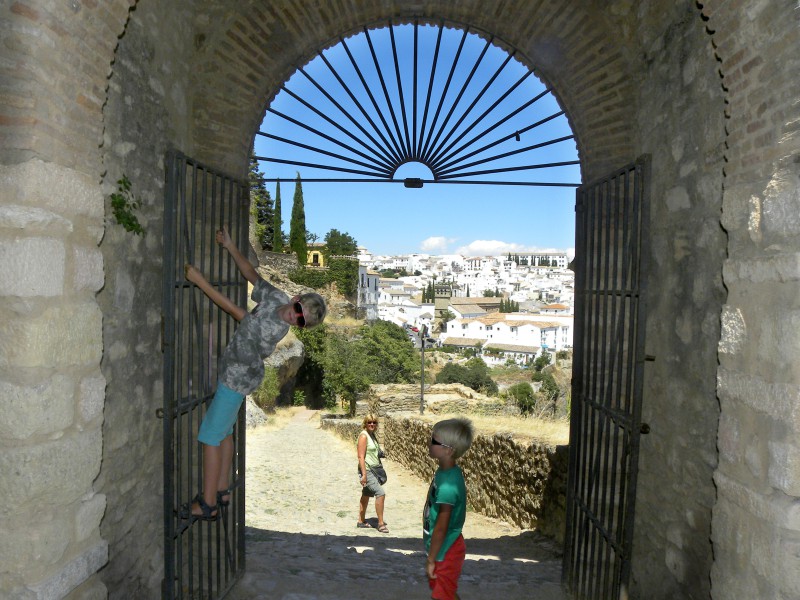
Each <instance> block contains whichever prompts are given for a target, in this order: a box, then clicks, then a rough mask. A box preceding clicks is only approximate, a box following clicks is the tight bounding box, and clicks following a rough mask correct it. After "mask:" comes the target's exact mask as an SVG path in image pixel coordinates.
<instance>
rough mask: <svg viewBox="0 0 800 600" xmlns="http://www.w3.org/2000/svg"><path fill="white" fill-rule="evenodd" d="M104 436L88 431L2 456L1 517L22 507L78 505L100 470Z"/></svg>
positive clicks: (0, 483) (9, 452)
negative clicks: (42, 503) (55, 503)
mask: <svg viewBox="0 0 800 600" xmlns="http://www.w3.org/2000/svg"><path fill="white" fill-rule="evenodd" d="M101 456H102V432H101V430H100V429H99V428H98V429H96V430H91V431H84V432H81V433H80V434H76V435H68V436H64V437H62V438H60V439H58V440H55V441H51V442H47V443H43V444H36V445H31V446H15V447H10V448H5V449H4V450H3V452H2V453H0V514H7V513H9V512H11V511H12V510H16V511H19V510H20V506H21V504H22V505H23V506H27V505H30V504H31V503H32V502H34V501H36V500H37V499H41V500H44V499H46V498H47V499H49V500H48V502H52V499H53V498H58V499H59V503H60V504H68V503H70V502H74V501H75V500H77V499H78V498H81V497H82V496H83V495H84V494H86V492H87V490H90V489H91V485H92V481H94V478H95V477H96V476H97V473H98V472H99V470H100V460H101Z"/></svg>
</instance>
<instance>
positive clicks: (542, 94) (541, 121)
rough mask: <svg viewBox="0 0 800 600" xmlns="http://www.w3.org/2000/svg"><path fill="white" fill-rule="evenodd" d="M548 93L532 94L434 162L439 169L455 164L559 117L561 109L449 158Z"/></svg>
mask: <svg viewBox="0 0 800 600" xmlns="http://www.w3.org/2000/svg"><path fill="white" fill-rule="evenodd" d="M549 93H550V92H549V90H545V91H544V92H542V93H541V94H538V95H537V96H534V97H533V98H531V99H530V100H528V101H527V102H525V103H524V104H522V105H521V106H519V107H517V108H516V109H514V110H513V111H511V112H510V113H508V114H507V115H506V116H505V117H503V118H502V119H500V120H499V121H497V122H495V123H494V124H493V125H490V126H489V127H487V128H485V129H484V130H483V131H481V132H480V133H478V134H476V135H475V136H473V137H472V138H471V139H469V140H468V141H466V142H464V143H463V144H462V145H461V146H459V147H458V148H456V149H455V150H453V151H451V152H450V153H449V154H445V155H443V156H442V157H441V158H440V159H439V162H437V163H435V164H436V167H437V168H439V169H441V168H444V167H449V166H450V165H452V164H455V163H457V162H458V161H462V160H466V159H468V158H471V157H472V156H475V155H476V154H480V153H481V152H485V151H486V150H488V149H489V148H494V147H495V146H499V145H500V144H502V143H504V142H507V141H509V140H510V139H511V138H517V137H519V136H520V135H521V134H523V133H527V132H528V131H531V130H532V129H535V128H536V127H539V126H541V125H544V124H545V123H547V122H549V121H552V120H553V119H555V118H556V117H560V116H561V115H563V114H564V111H563V110H562V111H559V112H557V113H553V114H552V115H550V116H548V117H545V118H544V119H540V120H538V121H536V122H535V123H532V124H531V125H527V126H526V127H523V128H521V129H517V130H516V131H514V133H510V134H508V135H505V136H503V137H501V138H498V139H496V140H495V141H493V142H490V143H488V144H486V145H484V146H481V147H480V148H478V149H477V150H473V151H472V152H469V153H467V154H463V155H461V156H460V157H459V158H457V159H454V160H450V159H451V158H453V157H455V156H457V155H458V154H459V153H460V152H462V151H463V150H466V149H467V148H469V147H470V146H471V145H472V144H473V143H475V142H477V141H478V140H480V139H483V138H484V137H485V136H486V135H487V134H489V133H491V132H492V131H494V130H495V129H497V128H498V127H500V125H502V124H504V123H506V122H507V121H508V120H510V119H512V118H513V117H515V116H517V115H518V114H519V113H520V112H522V111H523V110H525V109H526V108H529V107H530V106H532V105H533V104H535V103H536V102H537V101H538V100H541V99H542V98H543V97H544V96H546V95H547V94H549ZM570 137H573V138H574V136H570ZM448 160H449V161H450V162H445V161H448ZM442 163H444V164H442Z"/></svg>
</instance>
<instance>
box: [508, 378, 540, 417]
mask: <svg viewBox="0 0 800 600" xmlns="http://www.w3.org/2000/svg"><path fill="white" fill-rule="evenodd" d="M506 394H507V395H508V397H509V398H511V399H512V400H513V401H514V403H515V404H516V405H517V406H518V407H519V409H520V410H521V411H522V412H523V413H525V414H527V413H529V412H531V411H532V410H533V407H534V404H535V398H534V393H533V387H532V386H531V384H530V383H528V382H527V381H523V382H521V383H515V384H514V385H512V386H511V387H509V388H508V391H507V392H506Z"/></svg>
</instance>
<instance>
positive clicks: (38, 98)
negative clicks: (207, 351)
mask: <svg viewBox="0 0 800 600" xmlns="http://www.w3.org/2000/svg"><path fill="white" fill-rule="evenodd" d="M131 7H133V10H132V11H131V13H130V15H129V14H128V11H129V9H130V8H131ZM334 7H335V8H334ZM701 10H702V12H699V11H698V9H697V7H696V6H695V4H693V3H674V2H670V1H668V0H653V1H652V2H648V3H644V4H640V5H636V6H635V8H634V5H633V4H632V3H630V2H629V1H628V0H614V1H612V2H602V3H601V2H596V3H595V2H592V3H586V2H578V1H577V0H576V1H574V2H568V3H559V4H558V5H557V7H556V5H553V6H550V5H547V6H543V5H542V4H541V3H537V2H532V1H528V0H518V1H512V0H509V1H508V2H501V3H498V4H497V5H496V6H495V7H494V10H487V8H486V6H485V3H480V2H475V1H472V0H465V1H464V2H459V3H453V2H449V1H445V0H433V1H431V2H427V3H425V4H424V5H422V4H420V3H418V2H410V1H404V0H396V1H393V2H388V3H365V2H356V1H351V0H341V1H340V2H337V3H317V2H296V3H293V4H292V6H291V7H287V6H284V5H282V4H280V5H279V4H278V3H275V2H271V1H269V0H263V1H261V2H247V3H233V2H228V1H227V0H208V1H206V2H202V3H197V2H191V3H190V2H185V1H175V2H164V1H160V0H139V2H136V3H134V2H131V0H119V1H109V2H102V3H101V2H94V1H93V0H76V1H74V2H69V3H61V4H57V3H56V4H53V3H48V2H41V1H37V0H16V1H11V0H9V2H6V3H3V4H2V6H0V18H2V22H0V25H2V27H3V44H4V51H5V52H7V54H6V56H7V61H6V62H5V63H4V64H3V66H2V67H1V68H2V73H3V82H2V83H3V93H2V95H0V108H2V113H0V136H2V140H3V143H2V145H0V178H2V181H3V182H4V185H3V186H2V190H3V191H2V194H3V198H4V202H3V210H2V219H1V220H0V257H1V258H2V260H0V281H2V283H3V286H2V287H3V295H4V302H3V308H2V311H3V314H2V319H0V323H2V324H1V325H0V340H2V341H1V342H0V349H1V350H2V351H1V352H0V370H1V372H0V378H1V379H2V386H3V388H2V390H3V391H2V399H3V402H4V403H5V406H6V408H7V413H8V414H9V415H11V416H10V419H9V421H7V423H9V425H6V426H5V427H4V428H2V432H1V433H0V437H1V440H0V441H2V443H3V445H4V448H5V449H6V451H4V452H3V453H2V459H0V460H1V461H2V467H0V475H1V476H2V477H3V482H2V483H3V485H2V486H0V490H1V493H2V499H3V501H4V502H3V505H4V506H5V507H6V508H5V509H4V511H3V513H2V522H3V527H4V531H6V532H8V534H7V535H6V537H5V539H4V543H3V547H2V550H0V554H2V557H3V559H4V561H3V562H4V564H5V565H6V569H5V570H4V572H3V575H2V576H1V577H2V579H0V589H1V590H2V591H3V592H6V591H9V593H11V594H12V595H15V596H17V597H20V598H26V597H31V598H33V597H37V596H38V597H44V596H46V595H48V594H50V595H58V594H59V593H61V594H62V595H67V594H72V597H86V596H87V595H89V594H95V595H102V594H103V593H104V592H103V587H104V586H105V587H106V588H108V589H109V590H110V591H111V596H112V597H126V596H136V595H137V594H138V595H142V596H145V597H147V596H152V595H153V594H157V590H158V589H159V585H160V577H161V573H160V564H161V557H160V549H159V546H160V544H159V535H160V518H159V514H160V513H159V510H158V508H157V507H158V505H159V503H160V498H159V497H158V496H157V494H154V493H153V487H152V485H151V484H152V483H153V482H156V481H159V480H160V465H159V459H160V456H159V453H158V451H155V450H154V448H158V447H159V444H158V441H159V435H160V434H159V423H158V421H157V419H156V417H155V415H154V408H155V407H156V406H157V405H158V404H159V403H160V401H161V398H160V393H161V392H160V390H159V389H158V385H156V384H154V383H153V382H157V381H158V380H159V377H158V368H159V367H158V365H159V361H158V360H157V359H158V357H159V350H158V345H159V344H158V340H159V322H160V315H159V314H158V310H157V309H156V308H154V307H157V306H158V296H159V293H160V289H159V284H158V282H159V281H160V265H159V264H158V258H157V257H158V256H160V251H159V250H160V240H159V238H158V232H159V231H160V214H159V205H160V198H161V192H162V186H163V164H161V160H162V159H161V157H163V155H164V151H165V150H166V149H167V148H177V149H180V150H183V151H184V152H186V153H188V154H190V155H193V156H196V157H198V158H200V159H202V160H203V161H204V162H208V163H210V164H214V165H219V166H221V167H223V168H225V169H226V170H228V171H229V172H232V173H233V174H236V173H244V172H245V169H246V164H247V151H248V150H249V145H250V141H251V138H252V134H253V132H254V131H255V128H256V125H257V124H258V122H259V121H260V118H261V115H262V114H263V110H264V108H265V106H266V104H267V102H268V101H269V99H270V98H271V96H272V95H273V94H274V93H275V91H276V90H277V88H278V86H279V84H280V82H282V81H283V80H285V79H286V78H287V77H288V76H289V74H290V73H291V72H292V71H293V69H294V68H296V66H298V65H300V64H302V63H303V62H304V61H305V60H307V58H308V57H310V55H311V49H312V48H316V47H318V46H319V45H320V44H323V43H325V42H326V41H330V40H333V39H334V38H335V36H337V35H339V34H346V33H347V32H349V31H353V30H355V29H356V28H357V27H359V26H361V25H364V24H369V23H371V22H375V21H377V20H380V19H383V18H386V17H393V18H395V19H402V18H410V17H412V16H417V15H418V13H423V14H422V16H424V17H431V18H434V17H445V18H449V19H452V20H454V21H458V22H462V23H472V24H475V25H476V26H478V27H479V28H480V29H482V30H485V31H492V32H496V33H497V34H498V35H499V36H500V37H501V38H502V39H505V40H507V41H508V43H510V44H513V45H514V46H515V47H517V48H519V49H520V50H522V51H523V53H524V54H526V55H527V56H529V57H530V59H531V61H532V62H533V63H534V64H535V66H536V67H538V69H539V70H540V72H541V74H542V77H543V78H544V79H545V80H546V81H548V82H549V83H550V84H551V85H552V86H553V88H554V89H555V90H557V94H558V96H559V98H560V99H561V102H562V104H563V106H564V108H565V109H566V111H567V113H568V114H569V116H570V119H571V123H572V126H573V130H574V131H575V133H576V136H577V138H578V144H579V150H580V156H581V160H582V163H583V174H584V178H585V179H592V178H593V177H595V176H597V175H600V174H602V173H604V172H605V171H607V170H609V169H610V168H612V167H614V166H617V165H619V164H623V163H625V162H627V161H629V160H630V159H632V158H633V157H634V156H636V155H637V154H639V153H651V154H652V155H653V162H654V165H659V166H657V167H656V168H655V169H654V171H653V180H654V194H653V206H652V207H651V208H652V210H651V215H652V218H651V225H652V230H651V236H650V240H651V244H650V247H649V250H650V257H651V262H650V268H651V269H652V270H653V274H652V275H651V279H657V280H658V282H659V285H658V288H653V289H651V290H650V295H649V297H648V301H649V304H650V310H649V312H650V314H651V319H650V321H649V322H648V335H649V339H651V340H654V343H653V346H652V347H650V348H648V353H650V354H653V355H654V356H655V357H656V361H655V363H653V365H652V368H651V369H648V372H647V373H646V381H645V398H646V399H645V407H644V412H645V419H646V420H647V421H648V422H649V423H650V425H651V434H650V436H649V438H648V439H647V443H646V444H645V445H644V446H643V448H642V454H641V460H642V475H641V476H640V480H639V486H640V487H639V490H640V491H639V497H638V502H637V510H638V513H637V525H636V527H637V532H638V534H637V539H636V540H635V541H634V548H635V550H634V552H635V557H634V565H633V580H634V586H633V588H632V596H633V597H651V598H652V597H656V596H654V595H653V594H654V593H659V594H662V595H661V596H660V597H663V598H670V597H676V596H677V597H692V598H695V597H707V596H708V594H709V589H710V593H711V594H712V596H713V597H719V598H723V597H732V596H734V595H736V594H737V593H738V594H740V595H743V596H750V597H770V596H776V597H777V596H779V595H783V596H791V595H796V594H797V593H798V590H800V580H799V579H798V578H799V577H800V575H798V573H800V569H798V568H797V563H796V560H797V559H796V552H793V548H796V544H797V542H796V539H797V536H798V535H800V524H798V522H797V518H796V512H797V510H796V506H797V503H798V501H800V500H798V499H799V498H800V479H799V478H798V475H797V472H798V471H797V468H796V466H797V464H798V460H799V459H798V456H799V455H800V452H799V451H798V449H797V446H796V441H795V440H796V439H797V436H798V433H800V422H799V421H798V418H797V410H796V401H795V399H796V398H797V396H798V390H800V376H798V374H797V373H796V369H794V368H793V365H794V364H797V360H798V359H800V350H798V347H797V345H796V343H795V341H794V338H795V337H796V336H792V335H789V332H791V331H793V328H792V327H791V325H789V326H787V325H786V323H787V322H788V323H793V322H794V321H793V320H792V319H794V310H793V298H796V297H797V295H798V294H797V292H798V288H800V285H799V282H800V276H798V275H797V269H796V268H795V262H796V253H797V251H798V248H799V246H798V243H797V241H796V238H797V231H798V225H797V222H796V219H795V218H794V216H793V215H796V214H797V210H796V203H797V200H796V182H797V175H798V167H797V162H796V160H795V158H796V156H797V153H798V147H800V139H798V136H797V135H796V131H795V129H793V126H792V123H794V122H795V121H796V119H797V117H798V110H799V109H798V107H797V106H796V105H794V104H792V102H793V99H794V98H797V97H798V96H799V95H800V89H798V86H800V83H799V82H797V81H795V80H796V78H786V77H784V72H793V71H792V69H793V70H794V71H796V70H797V69H796V66H797V61H798V59H797V55H798V53H797V52H796V50H797V48H798V47H800V39H798V36H800V33H798V31H797V29H796V27H794V26H793V21H792V20H791V19H790V18H787V15H789V14H792V11H793V10H794V7H793V6H792V3H791V2H789V0H783V1H781V2H774V3H767V4H764V5H759V6H754V7H750V8H748V9H747V10H745V9H744V8H739V7H738V6H733V5H732V4H731V3H726V2H722V1H719V0H709V1H708V2H705V3H704V4H703V6H702V7H701ZM129 16H130V18H129ZM126 23H127V24H126ZM6 34H7V35H6ZM120 35H121V37H120V38H118V36H120ZM710 35H711V36H712V37H711V38H710V37H709V36H710ZM711 39H713V42H714V48H712V44H711V43H710V40H711ZM715 52H716V54H717V55H718V57H717V56H715ZM109 65H112V66H111V68H109ZM110 72H111V73H112V75H111V77H110V78H109V73H110ZM720 73H721V74H722V75H723V78H722V80H720V76H719V74H720ZM720 81H722V84H724V86H725V89H726V90H727V91H726V92H725V93H723V91H722V89H721V87H720ZM629 115H632V116H633V118H632V119H628V116H629ZM626 122H631V125H629V126H626V125H624V123H626ZM726 132H727V137H726ZM723 157H724V158H725V162H724V163H723ZM723 172H724V175H725V177H724V179H723ZM123 173H125V174H127V175H128V176H129V177H130V179H131V181H132V182H133V185H134V192H135V193H137V194H138V195H140V197H141V198H142V199H143V201H144V208H143V213H142V214H143V217H144V221H145V226H146V229H148V235H146V236H145V237H144V238H130V237H128V236H126V235H124V234H123V233H121V232H120V230H119V229H118V228H116V227H115V226H114V225H113V224H111V223H108V224H107V223H106V222H105V220H104V216H105V212H106V211H105V207H104V203H105V202H104V199H105V198H107V196H108V194H109V193H110V192H111V191H113V190H114V188H115V183H114V182H115V181H116V179H117V178H118V177H119V176H120V175H121V174H123ZM101 177H102V182H101V183H99V181H100V180H101ZM723 181H724V183H725V188H724V190H723ZM721 209H724V212H723V213H722V218H721V217H720V211H721ZM720 221H721V222H722V225H723V226H724V227H725V231H724V232H723V231H722V229H721V228H720ZM726 233H727V237H726ZM101 240H102V244H101ZM98 244H101V245H100V248H101V250H98ZM723 266H724V271H723ZM103 273H104V274H103ZM723 277H724V282H725V288H723V285H722V283H723ZM101 288H103V289H102V292H100V294H99V296H97V297H96V294H97V292H98V290H100V289H101ZM726 292H727V296H726ZM101 315H102V340H101V324H100V318H101ZM720 337H721V340H720ZM718 341H719V346H718ZM718 349H719V356H718V353H717V350H718ZM101 357H102V371H101V369H100V362H101ZM718 358H719V365H718V364H717V361H718ZM104 388H105V394H104V391H103V390H104ZM756 398H757V399H758V400H757V401H756V400H754V399H756ZM787 399H790V400H787ZM103 419H105V425H102V438H101V423H102V421H103ZM718 425H719V437H717V433H718ZM718 440H719V445H718V444H717V441H718ZM101 453H102V456H101ZM101 462H102V468H101V467H100V464H101ZM20 465H23V466H24V467H25V468H22V469H21V468H19V467H20ZM98 470H99V476H98V477H97V479H96V480H94V481H92V480H93V478H94V476H95V474H96V473H98ZM715 486H716V487H715ZM665 487H666V488H667V489H668V490H669V491H668V494H669V497H670V499H671V501H670V502H668V503H665V502H664V501H663V493H664V492H663V490H664V489H665ZM106 499H107V503H106ZM104 505H105V511H104ZM712 511H713V524H714V527H713V529H712V527H711V525H712ZM101 518H102V523H101ZM23 525H24V526H23ZM710 538H711V539H713V542H714V548H713V550H714V551H713V555H712V545H711V541H710ZM106 543H108V556H109V564H108V566H106V567H105V569H104V570H103V571H102V572H101V573H100V574H99V575H95V573H97V572H98V571H99V570H100V569H101V567H102V564H103V563H104V561H105V556H106V554H105V553H106ZM762 556H763V557H768V558H765V559H764V560H763V561H762V560H760V559H758V557H762ZM753 557H755V558H753ZM793 561H794V562H793ZM645 586H647V588H645Z"/></svg>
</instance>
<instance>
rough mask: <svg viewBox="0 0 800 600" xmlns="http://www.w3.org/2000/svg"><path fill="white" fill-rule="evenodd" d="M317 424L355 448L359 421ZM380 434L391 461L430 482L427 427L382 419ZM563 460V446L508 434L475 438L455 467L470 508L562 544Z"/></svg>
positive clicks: (399, 418)
mask: <svg viewBox="0 0 800 600" xmlns="http://www.w3.org/2000/svg"><path fill="white" fill-rule="evenodd" d="M321 422H322V427H323V429H331V430H332V431H334V432H335V433H336V434H337V435H339V436H340V437H342V438H344V439H345V440H351V441H352V442H353V445H354V447H355V443H356V439H357V437H358V434H359V432H360V431H361V419H344V418H335V417H334V416H333V415H323V416H322V419H321ZM380 429H381V431H380V433H379V434H378V439H379V441H380V443H381V445H382V446H383V448H384V449H385V451H386V453H387V455H388V456H389V457H390V458H391V459H392V460H395V461H397V462H399V463H400V464H402V465H403V466H404V467H407V468H408V469H410V470H411V471H412V472H413V473H414V474H415V475H417V476H419V477H421V478H422V479H425V480H430V479H431V478H432V477H433V472H434V470H435V468H436V464H435V462H434V461H433V460H431V458H430V457H429V456H428V440H429V439H430V437H431V429H432V425H431V424H430V423H427V422H424V421H422V420H420V419H416V418H414V417H413V416H410V415H397V414H395V415H392V416H386V415H384V416H383V418H382V420H381V427H380ZM568 457H569V451H568V446H566V445H564V446H548V445H545V444H538V443H522V442H519V441H516V440H514V439H513V438H512V437H511V436H510V435H508V434H496V435H482V434H478V435H477V436H476V438H475V440H474V441H473V443H472V447H471V448H470V449H469V451H468V452H467V453H466V454H465V455H464V456H463V457H461V459H460V460H459V461H458V462H459V465H461V468H462V469H463V470H464V478H465V479H466V482H467V493H468V495H469V504H470V507H471V508H473V509H474V510H476V511H478V512H480V513H482V514H484V515H487V516H490V517H496V518H499V519H503V520H505V521H509V522H511V523H514V524H515V525H517V526H519V527H522V528H525V529H533V528H535V529H537V530H538V531H539V532H541V533H543V534H544V535H547V536H549V537H551V538H553V539H555V540H556V541H557V542H558V543H559V544H563V542H564V524H565V515H566V489H567V466H568V462H569V459H568ZM389 478H390V481H391V473H389ZM420 502H422V499H420ZM420 505H421V504H420Z"/></svg>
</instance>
